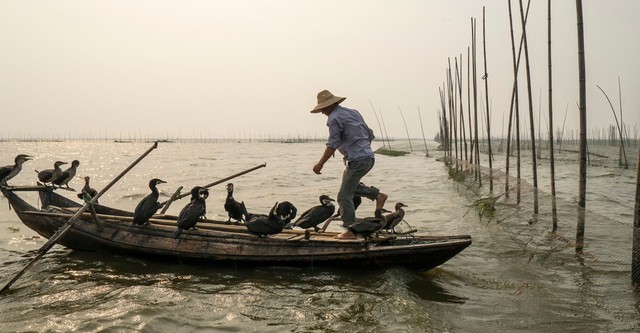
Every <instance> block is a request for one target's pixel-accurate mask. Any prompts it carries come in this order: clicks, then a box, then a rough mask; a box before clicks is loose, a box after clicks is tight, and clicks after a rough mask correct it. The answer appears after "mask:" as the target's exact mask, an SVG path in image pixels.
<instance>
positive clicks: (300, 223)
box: [287, 194, 336, 232]
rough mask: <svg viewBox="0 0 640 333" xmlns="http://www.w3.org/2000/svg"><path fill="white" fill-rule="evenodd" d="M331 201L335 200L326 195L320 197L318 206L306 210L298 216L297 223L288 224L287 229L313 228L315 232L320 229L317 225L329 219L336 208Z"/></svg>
mask: <svg viewBox="0 0 640 333" xmlns="http://www.w3.org/2000/svg"><path fill="white" fill-rule="evenodd" d="M332 201H335V200H333V199H331V198H330V197H329V196H328V195H325V194H323V195H321V196H320V205H317V206H314V207H311V208H309V209H307V211H305V212H304V213H302V215H300V218H299V219H298V220H297V221H295V222H293V223H289V224H288V225H287V227H289V228H291V227H300V228H303V229H307V228H313V229H314V230H315V231H316V232H317V231H318V230H319V229H320V228H318V225H319V224H320V223H322V222H324V221H326V220H327V219H329V218H330V217H331V215H333V213H335V211H336V206H334V205H333V203H331V202H332Z"/></svg>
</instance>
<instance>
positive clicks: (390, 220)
mask: <svg viewBox="0 0 640 333" xmlns="http://www.w3.org/2000/svg"><path fill="white" fill-rule="evenodd" d="M402 207H408V206H407V205H405V204H403V203H402V202H398V203H396V206H395V208H396V210H395V211H394V212H392V213H389V214H387V215H385V216H384V217H385V218H386V219H387V225H385V226H384V228H382V229H384V230H393V232H394V233H395V232H396V230H395V228H396V226H398V223H400V222H402V220H403V219H404V209H402Z"/></svg>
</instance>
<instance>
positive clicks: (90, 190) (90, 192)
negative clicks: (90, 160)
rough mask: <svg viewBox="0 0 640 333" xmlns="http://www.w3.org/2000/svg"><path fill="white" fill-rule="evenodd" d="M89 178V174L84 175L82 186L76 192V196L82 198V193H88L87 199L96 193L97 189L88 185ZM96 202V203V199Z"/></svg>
mask: <svg viewBox="0 0 640 333" xmlns="http://www.w3.org/2000/svg"><path fill="white" fill-rule="evenodd" d="M90 179H91V178H89V176H84V186H83V187H82V190H80V193H78V198H80V199H82V200H84V194H85V193H86V194H87V195H89V197H88V198H87V199H89V200H91V198H93V197H95V196H96V195H98V191H96V190H95V189H94V188H92V187H91V186H90V185H89V180H90ZM96 203H98V202H97V201H96Z"/></svg>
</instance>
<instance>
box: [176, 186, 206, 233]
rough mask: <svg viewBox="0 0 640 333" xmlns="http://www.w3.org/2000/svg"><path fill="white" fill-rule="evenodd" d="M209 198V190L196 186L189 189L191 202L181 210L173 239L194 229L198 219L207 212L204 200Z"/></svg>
mask: <svg viewBox="0 0 640 333" xmlns="http://www.w3.org/2000/svg"><path fill="white" fill-rule="evenodd" d="M207 197H209V190H207V189H206V188H204V187H201V186H196V187H194V188H192V189H191V201H190V202H189V203H188V204H187V205H186V206H184V208H182V210H181V211H180V214H179V215H178V222H177V223H178V229H177V230H176V231H175V232H174V233H173V235H172V237H173V238H178V237H180V235H181V234H182V231H183V230H189V229H196V223H198V219H200V218H201V217H204V215H205V213H206V212H207V206H206V203H205V200H206V199H207Z"/></svg>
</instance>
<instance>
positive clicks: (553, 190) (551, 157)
mask: <svg viewBox="0 0 640 333" xmlns="http://www.w3.org/2000/svg"><path fill="white" fill-rule="evenodd" d="M547 16H548V17H549V20H548V26H547V30H548V37H547V38H548V40H549V43H548V53H547V59H548V62H549V171H550V177H551V220H552V229H553V231H556V230H557V229H558V208H557V206H556V171H555V161H554V159H555V158H554V155H553V72H552V70H551V68H552V66H551V0H549V1H548V3H547Z"/></svg>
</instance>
